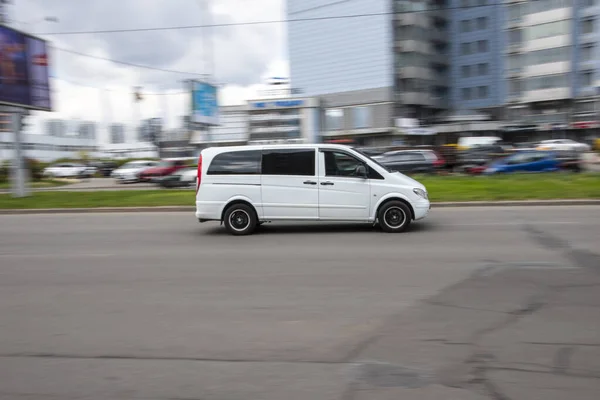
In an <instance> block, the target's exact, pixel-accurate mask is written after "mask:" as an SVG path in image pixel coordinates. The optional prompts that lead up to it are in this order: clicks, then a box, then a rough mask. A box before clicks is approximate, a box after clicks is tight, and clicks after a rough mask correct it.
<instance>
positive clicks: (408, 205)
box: [375, 197, 415, 220]
mask: <svg viewBox="0 0 600 400" xmlns="http://www.w3.org/2000/svg"><path fill="white" fill-rule="evenodd" d="M390 201H400V202H402V203H404V204H406V206H407V207H408V209H409V210H410V219H411V220H414V219H415V210H414V209H413V206H412V205H411V204H410V203H409V202H408V201H406V200H404V199H403V198H401V197H390V198H389V199H386V200H385V201H383V202H381V204H380V205H379V207H377V212H376V213H375V217H376V218H377V216H378V215H379V211H380V210H381V208H382V207H383V206H385V205H386V204H387V203H389V202H390Z"/></svg>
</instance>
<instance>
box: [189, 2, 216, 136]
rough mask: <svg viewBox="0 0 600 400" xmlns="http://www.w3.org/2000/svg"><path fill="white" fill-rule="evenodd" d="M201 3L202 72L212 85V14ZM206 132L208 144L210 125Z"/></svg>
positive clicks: (213, 60)
mask: <svg viewBox="0 0 600 400" xmlns="http://www.w3.org/2000/svg"><path fill="white" fill-rule="evenodd" d="M200 1H202V6H203V7H202V8H203V12H202V25H204V32H203V35H202V36H203V42H204V43H203V47H204V67H205V68H204V70H205V71H206V76H207V79H206V83H209V84H211V85H212V84H214V73H215V71H214V69H215V59H214V48H213V39H212V34H213V28H212V26H211V25H212V23H213V22H212V12H211V9H210V0H200ZM191 88H192V93H193V88H194V86H193V83H192V85H191ZM204 129H205V130H206V139H207V141H208V142H210V141H211V136H212V135H211V133H212V128H211V126H210V125H208V124H206V125H205V126H204Z"/></svg>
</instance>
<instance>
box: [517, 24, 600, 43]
mask: <svg viewBox="0 0 600 400" xmlns="http://www.w3.org/2000/svg"><path fill="white" fill-rule="evenodd" d="M583 25H584V26H583V28H582V29H583V30H585V21H584V22H583ZM592 28H593V26H592ZM591 32H593V29H592V31H591ZM525 33H526V37H527V40H536V39H545V38H549V37H554V36H562V35H569V34H570V33H571V24H570V20H563V21H556V22H549V23H546V24H539V25H534V26H532V27H529V28H527V29H526V30H525ZM584 33H585V31H584Z"/></svg>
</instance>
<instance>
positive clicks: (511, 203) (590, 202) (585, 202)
mask: <svg viewBox="0 0 600 400" xmlns="http://www.w3.org/2000/svg"><path fill="white" fill-rule="evenodd" d="M595 205H600V199H578V200H566V199H563V200H500V201H450V202H438V203H431V207H432V208H448V207H517V206H518V207H522V206H525V207H527V206H595Z"/></svg>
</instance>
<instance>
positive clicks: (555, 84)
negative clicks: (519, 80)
mask: <svg viewBox="0 0 600 400" xmlns="http://www.w3.org/2000/svg"><path fill="white" fill-rule="evenodd" d="M568 86H569V75H567V74H556V75H543V76H536V77H533V78H529V79H528V80H527V90H545V89H557V88H566V87H568Z"/></svg>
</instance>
